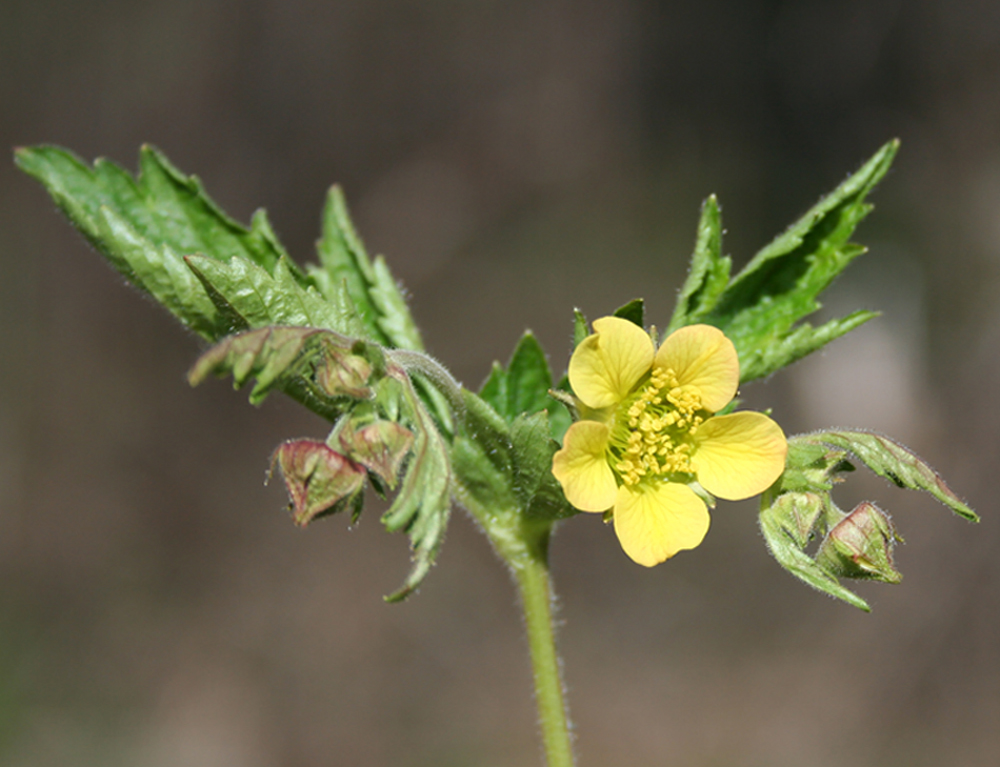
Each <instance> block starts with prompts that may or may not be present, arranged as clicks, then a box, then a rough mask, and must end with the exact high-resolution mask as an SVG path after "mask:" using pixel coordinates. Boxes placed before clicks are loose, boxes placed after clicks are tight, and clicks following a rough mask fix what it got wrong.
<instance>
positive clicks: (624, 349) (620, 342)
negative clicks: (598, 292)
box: [569, 317, 656, 408]
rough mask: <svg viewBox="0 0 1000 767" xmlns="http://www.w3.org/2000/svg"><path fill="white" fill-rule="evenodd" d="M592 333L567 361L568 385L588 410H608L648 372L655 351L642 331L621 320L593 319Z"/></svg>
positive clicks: (611, 318) (633, 324) (614, 318)
mask: <svg viewBox="0 0 1000 767" xmlns="http://www.w3.org/2000/svg"><path fill="white" fill-rule="evenodd" d="M594 330H596V331H597V332H596V333H594V334H593V335H592V336H587V338H585V339H584V340H583V342H582V343H581V344H580V345H579V346H577V347H576V351H574V352H573V356H572V357H571V358H570V360H569V383H570V386H572V387H573V391H574V392H575V393H576V396H577V397H579V398H580V400H581V401H582V402H583V403H584V404H585V405H587V406H588V407H592V408H602V407H609V406H611V405H615V404H617V403H619V402H621V401H622V400H623V399H625V397H626V396H628V394H629V392H630V391H631V390H632V387H633V386H635V385H636V383H637V382H638V381H639V379H640V378H642V377H643V376H644V375H646V373H648V372H649V370H650V368H651V367H652V366H653V354H654V353H655V351H656V350H655V349H654V348H653V342H652V341H651V340H650V338H649V335H648V334H647V333H646V331H645V330H643V329H642V328H640V327H639V326H638V325H636V324H635V323H633V322H629V321H628V320H623V319H621V318H620V317H602V318H601V319H599V320H595V321H594Z"/></svg>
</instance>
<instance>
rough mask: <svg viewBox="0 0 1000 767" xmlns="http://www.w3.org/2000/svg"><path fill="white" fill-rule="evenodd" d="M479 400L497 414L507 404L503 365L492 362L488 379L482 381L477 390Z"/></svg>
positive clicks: (505, 375) (505, 372) (505, 378)
mask: <svg viewBox="0 0 1000 767" xmlns="http://www.w3.org/2000/svg"><path fill="white" fill-rule="evenodd" d="M479 396H480V398H481V399H482V400H483V401H484V402H486V403H487V404H488V405H489V406H490V407H491V408H493V409H494V410H496V411H497V412H499V411H500V410H502V409H504V408H505V407H506V404H507V371H506V370H504V369H503V365H501V364H500V363H499V362H494V363H493V367H491V368H490V374H489V377H487V379H486V380H485V381H483V385H482V386H481V387H480V389H479Z"/></svg>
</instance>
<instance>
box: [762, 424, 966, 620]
mask: <svg viewBox="0 0 1000 767" xmlns="http://www.w3.org/2000/svg"><path fill="white" fill-rule="evenodd" d="M851 457H854V458H855V459H857V460H858V461H860V462H861V463H863V464H864V465H865V466H867V467H868V468H869V469H871V470H872V471H874V472H875V473H876V474H878V475H879V476H882V477H886V478H887V479H890V480H891V481H892V482H894V483H895V484H896V485H898V486H899V487H904V488H909V489H911V490H923V491H924V492H927V493H929V494H930V495H932V496H934V497H935V498H937V499H938V500H939V501H940V502H941V503H943V504H944V505H945V506H947V507H948V508H949V509H951V510H952V511H953V512H955V513H956V514H958V515H959V516H961V517H963V518H964V519H967V520H970V521H972V522H977V521H979V517H977V516H976V514H975V512H973V511H972V509H970V508H969V507H968V506H967V505H966V504H965V503H964V502H963V501H962V500H961V499H959V498H958V496H956V495H955V493H954V492H952V490H951V488H949V487H948V486H947V485H946V484H945V482H944V480H942V479H941V477H940V476H938V474H937V473H936V472H935V471H934V469H932V468H931V467H930V466H929V465H928V464H927V463H926V462H924V461H923V460H922V459H921V458H920V457H919V456H917V455H916V454H914V453H913V452H912V451H910V450H908V449H907V448H905V447H903V446H902V445H900V444H899V443H898V442H894V441H893V440H891V439H889V438H888V437H884V436H882V435H879V434H872V433H870V432H860V431H821V432H816V433H814V434H806V435H801V436H798V437H793V438H791V439H789V441H788V459H787V463H786V469H785V473H784V474H783V475H782V476H781V477H780V478H779V479H778V481H777V482H776V483H775V484H774V486H773V487H771V488H770V489H769V490H768V491H767V493H765V494H764V496H763V497H762V498H761V511H760V527H761V531H762V532H763V534H764V539H765V541H766V542H767V545H768V548H769V549H770V551H771V554H772V555H773V556H774V558H775V559H776V560H778V563H779V564H781V566H782V567H784V568H785V569H786V570H788V571H789V572H790V573H792V575H794V576H795V577H797V578H799V579H800V580H802V581H804V582H806V583H808V584H809V585H810V586H813V587H814V588H816V589H819V590H820V591H823V592H825V593H827V594H830V595H831V596H834V597H837V598H838V599H842V600H844V601H845V602H848V603H849V604H852V605H854V606H855V607H858V608H860V609H862V610H866V611H867V610H869V609H870V608H869V607H868V604H867V603H866V602H865V601H864V600H863V599H861V598H860V597H859V596H858V595H857V594H855V593H853V592H852V591H850V590H848V589H846V588H844V586H842V585H841V584H840V582H839V581H838V580H837V578H838V577H849V578H866V579H874V580H882V581H886V582H889V583H898V582H899V580H900V577H901V576H900V575H899V573H898V572H896V571H895V569H894V567H893V565H892V558H891V548H892V544H893V543H894V542H895V540H896V539H897V536H896V533H895V528H894V527H893V526H892V524H891V522H889V520H888V517H887V516H886V515H884V513H883V512H881V511H880V510H879V509H877V508H875V507H874V504H871V503H869V502H867V501H866V502H864V503H862V504H859V506H858V507H857V508H856V509H854V510H853V511H852V512H849V513H845V512H843V511H842V510H841V509H839V508H838V507H837V505H836V504H835V503H834V502H833V499H832V498H831V496H830V492H831V490H832V489H833V487H834V485H835V484H836V483H838V482H840V481H842V480H841V478H840V476H839V475H840V474H842V473H843V472H845V471H851V470H853V466H851V464H850V463H849V462H848V459H849V458H851ZM820 539H822V540H821V542H820V543H819V545H818V547H817V549H816V552H815V553H814V554H812V555H810V553H808V552H807V548H809V546H810V544H811V543H812V542H814V541H817V540H820Z"/></svg>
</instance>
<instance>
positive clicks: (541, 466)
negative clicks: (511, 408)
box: [510, 411, 578, 520]
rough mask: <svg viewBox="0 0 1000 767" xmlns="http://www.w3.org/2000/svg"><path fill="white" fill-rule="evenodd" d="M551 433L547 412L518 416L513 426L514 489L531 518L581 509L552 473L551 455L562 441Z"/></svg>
mask: <svg viewBox="0 0 1000 767" xmlns="http://www.w3.org/2000/svg"><path fill="white" fill-rule="evenodd" d="M550 432H551V426H550V425H549V417H548V414H547V413H546V412H545V411H542V412H540V413H533V414H530V415H529V414H522V415H519V416H518V417H517V418H515V419H514V422H513V423H512V424H511V427H510V439H511V458H512V463H513V489H514V493H515V495H516V496H517V498H518V501H519V503H520V506H521V509H523V511H524V514H525V515H526V516H528V517H532V518H540V519H547V520H554V519H563V518H565V517H570V516H573V515H574V514H576V513H578V512H577V510H576V509H574V508H573V507H572V506H570V505H569V503H568V502H567V501H566V496H565V495H564V494H563V490H562V486H561V485H560V484H559V482H558V480H556V478H555V476H554V475H553V474H552V456H553V455H554V454H555V452H556V450H558V449H559V443H557V442H556V441H555V440H553V439H552V437H551V436H550Z"/></svg>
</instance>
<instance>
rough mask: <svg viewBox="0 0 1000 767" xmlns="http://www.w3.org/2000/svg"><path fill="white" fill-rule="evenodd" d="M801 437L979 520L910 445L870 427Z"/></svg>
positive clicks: (959, 514)
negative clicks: (845, 453)
mask: <svg viewBox="0 0 1000 767" xmlns="http://www.w3.org/2000/svg"><path fill="white" fill-rule="evenodd" d="M801 439H803V440H806V441H808V442H811V443H813V444H818V445H829V446H833V447H836V448H840V449H841V450H844V451H846V452H848V453H850V454H851V455H853V456H854V457H855V458H857V459H858V461H860V462H861V463H863V464H864V465H865V466H867V467H868V468H869V469H871V470H872V471H873V472H875V473H876V474H878V475H879V476H880V477H884V478H885V479H888V480H889V481H890V482H892V483H893V484H895V485H897V486H898V487H902V488H906V489H909V490H923V491H924V492H925V493H929V494H930V495H932V496H933V497H934V498H936V499H937V500H938V501H940V502H941V503H943V504H944V505H945V506H947V507H948V508H949V509H951V510H952V511H953V512H955V513H956V514H957V515H958V516H960V517H962V518H963V519H967V520H968V521H970V522H978V521H979V516H978V515H977V514H976V512H974V511H973V510H972V509H971V508H969V506H968V504H966V503H965V502H964V501H962V499H961V498H959V497H958V496H957V495H956V494H955V492H954V491H953V490H952V489H951V488H950V487H948V485H947V484H946V483H945V481H944V480H943V479H942V478H941V475H939V474H938V473H937V472H936V471H934V469H933V468H932V467H931V466H930V465H929V464H928V463H927V462H926V461H924V460H923V459H922V458H920V456H918V455H917V454H916V453H914V452H913V451H912V450H910V449H909V448H907V447H905V446H903V445H901V444H900V443H899V442H896V441H895V440H892V439H889V437H886V436H884V435H882V434H875V433H874V432H869V431H821V432H816V433H815V434H807V435H804V436H803V437H802V438H801Z"/></svg>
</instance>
